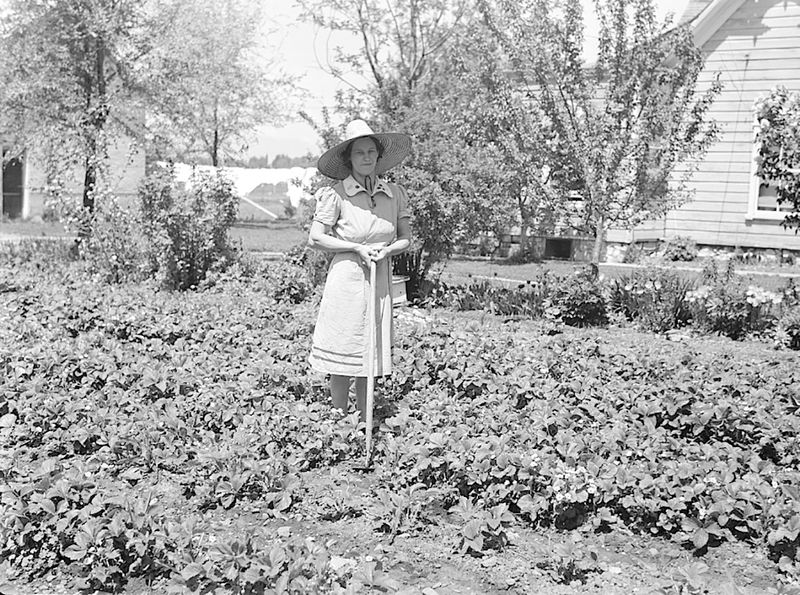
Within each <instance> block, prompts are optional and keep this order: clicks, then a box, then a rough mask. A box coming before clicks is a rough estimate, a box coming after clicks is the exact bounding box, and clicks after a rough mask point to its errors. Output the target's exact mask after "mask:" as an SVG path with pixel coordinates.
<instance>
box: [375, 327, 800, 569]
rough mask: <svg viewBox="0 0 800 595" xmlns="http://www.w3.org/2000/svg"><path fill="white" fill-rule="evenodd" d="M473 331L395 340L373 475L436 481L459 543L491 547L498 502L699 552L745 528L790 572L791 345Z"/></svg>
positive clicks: (526, 513) (795, 491)
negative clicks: (398, 397) (718, 345)
mask: <svg viewBox="0 0 800 595" xmlns="http://www.w3.org/2000/svg"><path fill="white" fill-rule="evenodd" d="M487 330H488V329H487V328H484V327H483V325H482V324H481V323H479V322H477V321H474V322H473V323H472V324H471V325H467V327H466V328H461V329H458V330H454V325H452V324H448V325H441V326H440V327H438V328H434V329H432V330H430V331H428V332H425V333H424V336H413V335H412V336H409V337H407V338H406V339H405V344H404V347H405V348H404V349H403V350H402V352H401V353H402V357H404V358H408V359H407V361H405V362H404V364H405V365H403V366H401V367H400V368H401V373H400V374H398V375H397V376H396V378H395V380H394V382H396V384H397V387H398V390H399V391H400V392H403V393H404V394H405V399H404V402H403V407H401V409H400V411H399V412H398V414H397V415H396V416H395V417H393V418H391V419H388V420H386V422H385V430H386V431H388V432H389V433H390V437H389V438H387V439H385V440H384V441H383V442H382V443H381V444H380V448H381V452H382V457H383V460H384V461H385V463H386V466H385V477H384V479H385V481H386V482H387V483H392V484H393V485H395V486H397V489H398V491H400V490H402V489H404V488H406V487H407V486H413V485H416V484H421V485H422V486H424V487H425V488H437V489H438V490H439V491H440V493H441V494H442V495H441V498H443V499H445V502H444V505H445V506H452V507H454V509H453V510H455V512H457V513H458V514H459V515H461V516H462V517H464V518H465V519H468V520H469V522H468V523H467V524H465V525H464V527H463V529H462V537H463V548H464V549H465V550H467V551H470V550H474V551H475V552H476V553H480V552H482V551H484V550H486V549H491V548H498V547H502V545H503V544H504V543H505V542H506V541H507V540H508V530H507V527H508V524H509V522H510V520H511V516H510V514H509V513H511V514H513V515H515V516H516V518H518V519H523V520H525V521H526V522H529V523H531V524H532V525H534V526H541V525H544V526H555V527H558V528H561V529H573V528H577V527H580V526H587V525H588V526H590V527H592V528H594V529H595V530H599V531H604V530H609V529H612V528H613V527H614V526H615V525H617V524H624V525H626V526H628V527H631V528H634V529H636V530H639V531H642V532H645V533H650V534H656V535H661V536H664V537H668V538H671V539H674V540H677V541H679V542H681V543H685V544H687V546H689V547H692V548H694V549H696V550H698V551H699V552H703V551H705V549H707V548H708V547H712V546H714V545H716V544H718V543H720V542H721V541H723V540H729V539H733V540H744V541H746V542H748V543H751V544H753V545H761V546H763V547H766V548H767V550H768V552H769V555H770V557H771V558H772V559H774V560H775V561H776V562H777V563H778V564H779V565H780V567H781V568H782V569H783V570H784V571H786V572H787V573H792V574H796V572H797V570H798V566H797V564H798V561H800V557H799V555H798V545H800V497H799V496H800V470H799V469H798V464H799V463H800V458H798V452H800V449H798V447H800V442H799V441H800V421H798V419H799V418H798V416H797V413H798V408H799V407H800V400H799V399H798V392H797V386H798V381H800V375H798V371H797V368H796V366H795V365H794V363H793V362H792V361H791V360H790V359H786V360H783V361H782V362H781V363H778V362H767V361H742V360H741V359H737V358H735V357H732V356H727V357H719V356H714V355H707V354H704V353H702V351H701V350H700V349H698V350H692V349H691V348H683V349H676V348H675V347H674V346H673V345H668V346H666V347H665V346H663V345H661V346H659V345H657V344H653V343H651V342H648V341H646V340H645V341H643V342H642V343H641V344H637V345H636V346H635V349H631V346H629V345H625V346H618V345H615V344H614V343H613V342H612V341H610V340H604V339H600V338H587V337H586V336H584V335H581V334H578V335H564V334H560V335H556V336H553V337H535V336H531V335H526V334H524V333H519V332H515V329H514V328H513V327H507V326H504V327H501V326H497V327H494V328H492V329H491V332H487ZM420 345H424V347H423V348H420ZM420 351H421V353H420ZM585 561H586V560H584V562H585Z"/></svg>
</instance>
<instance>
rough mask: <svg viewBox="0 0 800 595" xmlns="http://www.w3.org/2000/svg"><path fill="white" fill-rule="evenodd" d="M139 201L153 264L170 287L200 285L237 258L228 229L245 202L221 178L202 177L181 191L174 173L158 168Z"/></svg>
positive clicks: (198, 175)
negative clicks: (210, 275)
mask: <svg viewBox="0 0 800 595" xmlns="http://www.w3.org/2000/svg"><path fill="white" fill-rule="evenodd" d="M139 199H140V202H141V217H142V228H143V232H144V235H145V238H146V240H147V247H148V259H149V262H150V266H151V267H152V270H153V271H155V273H156V274H157V276H158V278H159V280H160V281H161V282H162V283H163V285H164V286H165V287H169V288H174V289H181V290H183V289H189V288H192V287H197V286H198V285H199V284H200V283H201V282H202V281H203V279H204V278H205V276H206V275H207V274H208V272H209V271H211V270H213V269H214V268H215V267H222V268H225V266H227V265H228V264H230V262H232V260H233V259H234V258H235V249H234V246H233V245H232V243H231V239H230V237H229V235H228V231H229V229H230V228H231V226H232V225H233V224H234V222H235V221H236V209H237V206H238V204H239V201H238V197H237V196H236V194H235V192H234V190H233V185H232V183H231V182H230V180H228V179H226V178H225V177H223V176H222V175H221V174H218V175H215V176H212V175H204V174H197V175H195V176H194V177H193V178H192V180H191V187H190V188H189V189H187V190H181V189H179V188H177V187H176V185H175V181H174V176H173V173H172V172H171V171H170V170H158V171H156V172H155V173H153V174H151V175H150V176H148V177H147V178H146V179H145V181H144V182H143V183H142V186H141V188H140V190H139Z"/></svg>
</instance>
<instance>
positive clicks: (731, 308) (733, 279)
mask: <svg viewBox="0 0 800 595" xmlns="http://www.w3.org/2000/svg"><path fill="white" fill-rule="evenodd" d="M782 299H783V298H782V296H781V295H780V294H777V293H774V292H771V291H766V290H764V289H761V288H759V287H754V286H750V287H747V288H745V286H744V282H743V281H742V279H741V277H739V276H737V275H735V274H734V263H733V260H729V261H728V263H727V265H726V268H725V270H724V271H723V272H720V271H719V270H718V269H717V265H716V263H715V262H714V261H710V262H709V264H708V265H707V266H706V268H705V270H704V271H703V279H702V284H701V285H700V287H698V288H697V289H696V290H694V291H689V292H688V293H687V294H686V301H687V302H688V307H689V310H690V311H691V314H692V323H693V324H694V325H695V326H697V327H698V328H700V329H701V330H703V331H705V332H712V333H719V334H721V335H725V336H726V337H730V338H731V339H742V338H744V337H745V336H747V335H748V334H751V333H758V332H762V331H764V330H766V329H767V328H770V327H771V326H773V325H774V314H773V312H772V309H771V306H773V305H777V304H779V303H780V302H781V301H782Z"/></svg>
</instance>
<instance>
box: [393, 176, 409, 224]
mask: <svg viewBox="0 0 800 595" xmlns="http://www.w3.org/2000/svg"><path fill="white" fill-rule="evenodd" d="M394 189H395V191H396V195H397V218H398V219H408V218H409V217H411V213H409V211H408V194H406V189H405V188H403V187H402V186H398V185H397V184H395V186H394Z"/></svg>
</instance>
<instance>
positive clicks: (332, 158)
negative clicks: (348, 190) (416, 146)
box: [317, 132, 411, 180]
mask: <svg viewBox="0 0 800 595" xmlns="http://www.w3.org/2000/svg"><path fill="white" fill-rule="evenodd" d="M367 137H372V138H374V139H377V141H378V142H379V143H380V144H381V146H382V147H383V155H381V158H380V159H379V160H378V164H377V166H376V167H375V173H376V174H378V175H380V174H382V173H385V172H387V171H389V170H390V169H392V168H393V167H394V166H396V165H399V164H400V162H401V161H403V159H405V158H406V157H408V154H409V153H410V152H411V137H410V136H408V135H407V134H403V133H402V132H376V133H373V134H362V135H361V136H356V137H354V138H348V139H347V140H345V141H342V142H340V143H339V144H338V145H336V146H334V147H331V148H330V149H328V150H327V151H325V152H324V153H323V154H322V156H321V157H320V158H319V160H318V161H317V169H318V170H319V172H320V173H321V174H323V175H325V176H328V177H329V178H333V179H334V180H344V179H345V178H346V177H347V176H349V175H350V173H351V171H350V167H349V166H348V165H347V156H346V155H345V151H346V150H347V147H348V145H349V144H350V143H352V142H353V141H355V140H358V139H359V138H367Z"/></svg>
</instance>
